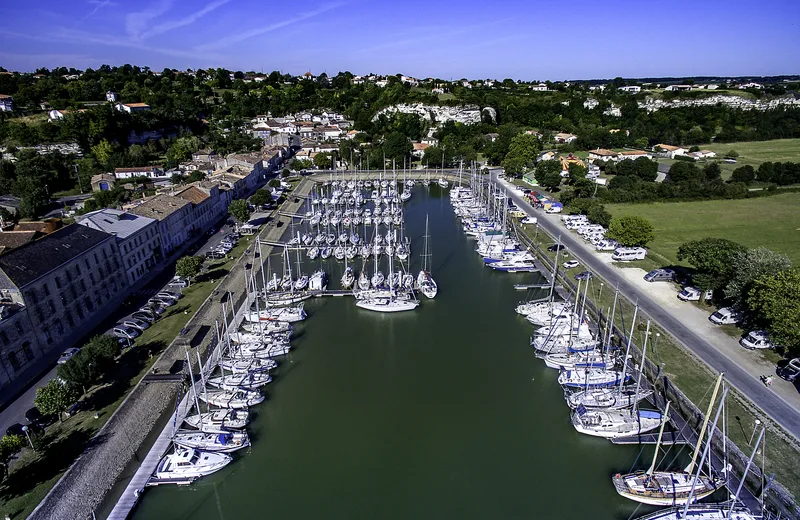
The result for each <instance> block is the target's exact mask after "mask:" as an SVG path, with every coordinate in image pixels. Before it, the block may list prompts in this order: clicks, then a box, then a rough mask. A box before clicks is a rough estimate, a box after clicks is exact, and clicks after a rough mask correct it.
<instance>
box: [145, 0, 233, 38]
mask: <svg viewBox="0 0 800 520" xmlns="http://www.w3.org/2000/svg"><path fill="white" fill-rule="evenodd" d="M230 1H231V0H216V1H215V2H211V3H210V4H208V5H206V6H205V7H203V8H202V9H200V10H199V11H196V12H194V13H192V14H190V15H189V16H186V17H185V18H181V19H180V20H173V21H171V22H165V23H162V24H159V25H156V26H155V27H153V28H152V29H150V30H149V31H144V32H143V33H141V34H140V35H139V38H140V39H142V40H144V39H145V38H149V37H151V36H156V35H158V34H163V33H165V32H169V31H171V30H173V29H177V28H179V27H185V26H187V25H191V24H193V23H194V22H196V21H197V20H199V19H200V18H202V17H203V16H205V15H207V14H209V13H211V12H213V11H215V10H217V9H218V8H220V7H222V6H223V5H225V4H227V3H229V2H230Z"/></svg>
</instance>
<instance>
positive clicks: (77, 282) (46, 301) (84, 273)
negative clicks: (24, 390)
mask: <svg viewBox="0 0 800 520" xmlns="http://www.w3.org/2000/svg"><path fill="white" fill-rule="evenodd" d="M127 290H128V281H127V276H126V273H125V270H124V268H123V266H122V262H121V261H120V255H119V249H118V248H117V244H116V240H115V238H114V237H113V236H112V235H109V234H108V233H104V232H102V231H98V230H95V229H91V228H87V227H85V226H80V225H77V224H73V225H71V226H67V227H64V228H62V229H59V230H58V231H55V232H53V233H51V234H49V235H47V236H45V237H44V238H41V239H39V240H35V241H33V242H31V243H28V244H26V245H24V246H22V247H19V248H17V249H14V250H13V251H10V252H8V253H6V254H5V255H3V256H0V302H2V305H0V309H1V310H0V316H2V318H1V319H0V388H4V389H5V388H7V387H9V386H11V385H17V386H19V385H22V386H24V385H25V384H27V383H28V382H30V380H31V379H32V378H34V377H36V376H37V375H38V373H39V372H40V371H41V369H42V364H43V363H44V364H48V363H51V362H52V361H54V359H55V357H57V356H58V354H59V353H60V352H61V351H63V350H64V349H66V348H69V347H71V346H73V345H75V344H76V342H77V341H79V340H81V339H82V338H83V337H84V336H85V334H86V332H87V331H89V330H91V329H92V328H93V327H94V326H95V325H97V323H98V322H100V321H102V320H103V319H105V318H106V317H107V316H108V315H109V314H110V313H111V312H112V311H113V310H114V309H115V308H116V307H117V306H118V305H120V304H121V303H122V301H123V300H124V298H125V296H126V294H127ZM9 393H11V391H9Z"/></svg>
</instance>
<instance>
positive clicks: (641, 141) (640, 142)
mask: <svg viewBox="0 0 800 520" xmlns="http://www.w3.org/2000/svg"><path fill="white" fill-rule="evenodd" d="M649 144H650V143H649V142H648V141H647V138H646V137H640V138H638V139H636V140H635V141H634V142H633V146H635V147H636V148H647V147H648V146H649Z"/></svg>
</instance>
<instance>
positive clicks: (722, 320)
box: [708, 307, 742, 325]
mask: <svg viewBox="0 0 800 520" xmlns="http://www.w3.org/2000/svg"><path fill="white" fill-rule="evenodd" d="M708 319H709V320H711V322H712V323H716V324H717V325H733V324H734V323H739V322H740V321H742V315H741V314H739V313H738V312H736V311H735V310H733V309H731V308H730V307H723V308H721V309H719V310H718V311H717V312H714V313H712V314H711V316H709V317H708Z"/></svg>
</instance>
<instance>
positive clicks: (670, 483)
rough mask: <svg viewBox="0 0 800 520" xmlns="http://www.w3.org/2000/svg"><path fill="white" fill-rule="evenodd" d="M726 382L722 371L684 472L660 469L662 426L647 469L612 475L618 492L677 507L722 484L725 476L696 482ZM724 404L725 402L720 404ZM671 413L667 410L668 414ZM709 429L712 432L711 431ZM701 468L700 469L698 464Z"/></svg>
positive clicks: (700, 498)
mask: <svg viewBox="0 0 800 520" xmlns="http://www.w3.org/2000/svg"><path fill="white" fill-rule="evenodd" d="M721 382H722V374H720V375H719V377H717V382H716V384H715V386H714V392H713V394H712V395H711V401H710V402H709V403H708V410H707V411H706V415H705V419H704V420H703V426H702V428H701V429H700V433H699V437H698V439H697V445H696V446H695V449H694V453H693V454H692V460H691V462H690V463H689V465H688V466H687V467H686V469H685V470H683V471H656V470H655V466H656V459H657V457H658V452H659V447H660V445H661V437H662V434H663V431H664V425H663V424H662V426H661V431H660V432H659V436H658V443H656V451H655V453H654V455H653V462H652V464H650V468H649V469H648V470H647V471H639V472H636V473H629V474H627V475H620V474H616V475H614V476H613V477H612V479H611V480H612V482H613V484H614V487H615V489H616V490H617V493H619V494H620V495H622V496H623V497H625V498H629V499H631V500H635V501H636V502H641V503H643V504H649V505H654V506H670V505H671V506H675V505H683V504H685V503H687V501H689V499H690V498H691V500H693V501H697V500H702V499H703V498H705V497H707V496H709V495H710V494H712V493H713V492H715V491H716V490H717V489H719V488H720V487H721V486H722V485H724V481H723V480H722V479H714V478H712V477H707V476H700V477H699V478H698V479H697V482H696V483H694V480H695V477H694V471H695V464H696V463H697V456H698V455H699V453H700V449H701V447H702V446H703V437H704V436H705V435H706V434H708V435H709V436H712V433H713V428H714V426H713V425H712V426H711V428H708V421H709V419H710V418H711V412H712V409H713V407H714V403H715V402H716V399H717V392H718V391H719V386H720V383H721ZM669 405H670V403H667V410H669ZM720 406H722V403H720ZM666 413H667V412H666V411H665V414H666ZM707 428H708V430H709V431H708V433H707ZM697 470H698V471H699V470H700V468H699V467H698V468H697Z"/></svg>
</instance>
